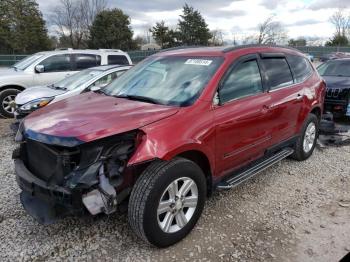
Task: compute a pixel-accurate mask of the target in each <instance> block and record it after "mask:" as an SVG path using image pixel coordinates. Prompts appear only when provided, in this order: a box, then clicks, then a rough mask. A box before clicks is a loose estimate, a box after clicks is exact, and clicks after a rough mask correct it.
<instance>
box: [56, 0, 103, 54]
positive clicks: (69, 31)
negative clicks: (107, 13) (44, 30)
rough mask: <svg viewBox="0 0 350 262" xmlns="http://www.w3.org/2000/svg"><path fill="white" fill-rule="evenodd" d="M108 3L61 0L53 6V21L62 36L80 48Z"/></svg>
mask: <svg viewBox="0 0 350 262" xmlns="http://www.w3.org/2000/svg"><path fill="white" fill-rule="evenodd" d="M106 5H107V4H106V0H59V4H58V5H57V6H56V7H54V8H53V11H52V18H51V23H52V24H53V25H55V26H56V27H57V32H58V34H59V35H60V37H63V38H65V39H69V42H70V45H71V47H73V48H80V47H82V46H83V45H84V41H86V40H87V39H88V37H89V31H90V28H91V25H92V23H93V21H94V19H95V17H96V15H97V14H98V13H99V12H101V11H102V10H104V9H105V8H106Z"/></svg>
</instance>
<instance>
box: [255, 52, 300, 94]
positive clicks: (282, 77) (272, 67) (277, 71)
mask: <svg viewBox="0 0 350 262" xmlns="http://www.w3.org/2000/svg"><path fill="white" fill-rule="evenodd" d="M262 63H263V64H264V68H265V73H266V76H267V80H268V83H269V87H270V90H275V89H278V88H281V87H284V86H288V85H292V84H293V83H294V82H293V76H292V72H291V71H290V68H289V65H288V63H287V60H286V59H285V58H265V59H262Z"/></svg>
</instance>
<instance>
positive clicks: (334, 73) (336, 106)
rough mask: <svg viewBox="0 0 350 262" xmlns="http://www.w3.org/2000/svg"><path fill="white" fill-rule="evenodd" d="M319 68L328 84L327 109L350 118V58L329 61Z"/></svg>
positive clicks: (339, 115) (338, 115)
mask: <svg viewBox="0 0 350 262" xmlns="http://www.w3.org/2000/svg"><path fill="white" fill-rule="evenodd" d="M317 70H318V73H319V74H320V75H321V76H322V77H323V79H324V80H325V81H326V84H327V93H326V99H325V102H324V103H325V109H326V111H329V112H332V113H333V115H334V116H335V117H343V116H347V117H349V118H350V58H342V59H336V60H330V61H327V62H326V63H324V64H322V65H320V66H319V67H318V68H317Z"/></svg>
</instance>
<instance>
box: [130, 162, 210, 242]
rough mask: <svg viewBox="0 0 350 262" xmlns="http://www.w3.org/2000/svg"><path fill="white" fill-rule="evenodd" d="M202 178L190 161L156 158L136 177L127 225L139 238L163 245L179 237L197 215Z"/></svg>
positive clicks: (200, 206)
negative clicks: (167, 160) (155, 160)
mask: <svg viewBox="0 0 350 262" xmlns="http://www.w3.org/2000/svg"><path fill="white" fill-rule="evenodd" d="M206 189H207V188H206V179H205V176H204V174H203V172H202V170H201V169H200V168H199V166H198V165H196V164H195V163H194V162H192V161H189V160H187V159H183V158H175V159H173V160H172V161H169V162H165V161H157V162H155V163H153V164H151V165H150V166H149V167H148V168H147V169H146V170H145V171H144V172H143V173H142V174H141V176H140V177H139V179H138V180H137V182H136V184H135V186H134V188H133V191H132V193H131V196H130V200H129V208H128V219H129V223H130V226H131V228H132V229H133V230H134V232H135V233H136V235H138V236H139V237H140V238H142V239H143V240H145V241H147V242H149V243H151V244H152V245H155V246H157V247H167V246H170V245H173V244H175V243H176V242H178V241H180V240H181V239H183V238H184V237H185V236H186V235H187V234H188V233H189V232H190V231H191V230H192V228H193V227H194V226H195V224H196V222H197V220H198V219H199V217H200V215H201V213H202V210H203V207H204V203H205V198H206Z"/></svg>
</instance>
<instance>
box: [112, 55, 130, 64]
mask: <svg viewBox="0 0 350 262" xmlns="http://www.w3.org/2000/svg"><path fill="white" fill-rule="evenodd" d="M108 64H109V65H128V64H129V60H128V59H127V58H126V56H124V55H109V56H108Z"/></svg>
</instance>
